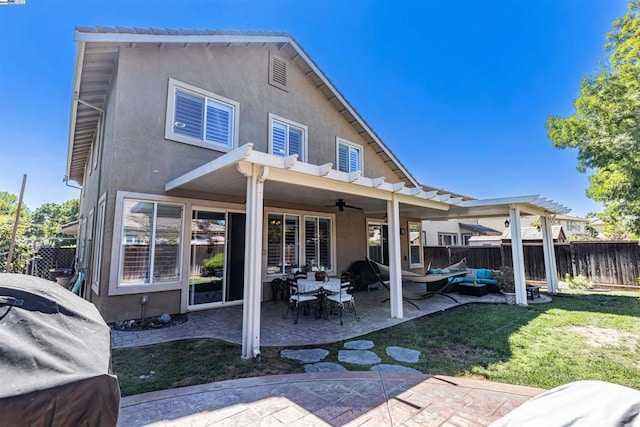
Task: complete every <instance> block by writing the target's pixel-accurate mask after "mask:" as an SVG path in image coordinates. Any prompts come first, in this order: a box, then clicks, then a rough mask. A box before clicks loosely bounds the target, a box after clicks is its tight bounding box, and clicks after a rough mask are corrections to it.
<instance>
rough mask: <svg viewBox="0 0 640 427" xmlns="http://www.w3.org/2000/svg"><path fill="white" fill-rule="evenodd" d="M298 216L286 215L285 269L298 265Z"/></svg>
mask: <svg viewBox="0 0 640 427" xmlns="http://www.w3.org/2000/svg"><path fill="white" fill-rule="evenodd" d="M298 221H299V220H298V217H297V216H290V215H287V216H286V217H285V229H284V233H285V238H284V260H285V271H287V272H288V271H291V268H294V267H299V265H298V249H299V247H298V234H299V233H298Z"/></svg>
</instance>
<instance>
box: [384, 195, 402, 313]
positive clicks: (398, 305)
mask: <svg viewBox="0 0 640 427" xmlns="http://www.w3.org/2000/svg"><path fill="white" fill-rule="evenodd" d="M387 221H388V227H389V289H390V299H389V301H390V304H391V317H395V318H398V319H402V318H403V317H404V313H403V312H402V309H403V307H402V268H401V266H402V255H401V251H400V206H399V204H398V200H397V199H396V195H395V194H394V195H393V198H392V200H389V201H388V202H387Z"/></svg>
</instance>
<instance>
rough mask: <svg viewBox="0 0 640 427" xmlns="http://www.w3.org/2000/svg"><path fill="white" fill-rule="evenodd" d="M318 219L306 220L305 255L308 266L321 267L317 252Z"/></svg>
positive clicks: (309, 218) (310, 218)
mask: <svg viewBox="0 0 640 427" xmlns="http://www.w3.org/2000/svg"><path fill="white" fill-rule="evenodd" d="M316 224H317V218H312V217H308V218H305V220H304V240H305V242H304V253H305V263H306V265H307V266H311V267H319V266H320V265H319V262H318V261H319V260H318V251H317V245H318V242H317V234H316Z"/></svg>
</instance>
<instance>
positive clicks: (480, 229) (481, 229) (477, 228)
mask: <svg viewBox="0 0 640 427" xmlns="http://www.w3.org/2000/svg"><path fill="white" fill-rule="evenodd" d="M459 225H460V228H465V229H467V230H471V231H473V232H474V233H480V234H482V235H487V234H494V235H500V234H501V233H500V232H499V231H498V230H494V229H493V228H489V227H485V226H484V225H480V224H468V223H465V222H461V223H460V224H459Z"/></svg>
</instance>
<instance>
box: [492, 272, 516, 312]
mask: <svg viewBox="0 0 640 427" xmlns="http://www.w3.org/2000/svg"><path fill="white" fill-rule="evenodd" d="M496 282H497V283H498V287H499V288H500V290H501V291H502V293H503V294H504V296H505V298H506V300H507V304H515V303H516V281H515V279H514V277H513V268H511V267H509V266H506V265H504V266H502V267H500V274H499V275H498V277H497V278H496Z"/></svg>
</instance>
